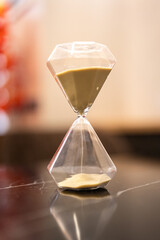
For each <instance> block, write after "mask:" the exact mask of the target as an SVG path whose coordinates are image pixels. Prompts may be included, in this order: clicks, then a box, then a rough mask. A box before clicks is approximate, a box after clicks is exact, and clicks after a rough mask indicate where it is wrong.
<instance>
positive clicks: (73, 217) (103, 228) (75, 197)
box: [50, 189, 117, 240]
mask: <svg viewBox="0 0 160 240" xmlns="http://www.w3.org/2000/svg"><path fill="white" fill-rule="evenodd" d="M116 208H117V203H116V201H115V199H114V197H113V196H111V195H109V193H108V192H107V191H106V190H104V189H98V190H95V191H77V192H76V191H74V192H73V191H64V192H62V193H59V192H58V191H57V193H56V194H55V196H54V198H53V202H52V205H51V207H50V212H51V214H52V216H53V218H54V219H55V221H56V222H57V225H58V227H59V230H60V231H61V232H62V234H63V236H64V238H63V239H67V240H71V239H72V240H73V239H74V240H83V239H92V240H98V239H107V236H108V229H107V225H108V224H109V222H110V220H111V218H112V217H113V215H114V213H115V210H116ZM55 234H56V233H55Z"/></svg>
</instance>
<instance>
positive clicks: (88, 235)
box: [0, 155, 160, 240]
mask: <svg viewBox="0 0 160 240" xmlns="http://www.w3.org/2000/svg"><path fill="white" fill-rule="evenodd" d="M112 159H113V160H114V162H115V164H116V166H117V169H118V172H117V174H116V176H115V177H114V179H113V180H112V181H111V182H110V183H109V184H108V185H107V187H106V188H107V189H99V190H95V191H77V192H74V191H63V192H60V191H59V190H58V189H57V188H56V185H55V183H54V181H53V179H52V178H51V176H50V174H49V173H48V171H47V170H46V166H47V163H48V160H47V161H44V162H43V163H39V164H37V166H36V167H35V168H34V169H26V168H25V167H23V168H22V167H21V168H20V167H15V166H5V165H1V168H0V213H1V215H0V239H1V240H10V239H11V240H18V239H23V240H32V239H39V240H41V239H45V240H48V239H55V240H61V239H62V240H63V239H66V240H82V239H83V240H90V239H91V240H98V239H101V240H103V239H109V240H112V239H113V240H114V239H115V240H116V239H117V240H121V239H122V240H125V239H127V240H135V239H136V240H137V239H140V240H143V239H144V240H151V239H152V240H159V239H160V214H159V213H160V161H159V160H158V159H157V160H155V159H149V158H143V157H136V156H133V155H128V156H124V155H114V156H112Z"/></svg>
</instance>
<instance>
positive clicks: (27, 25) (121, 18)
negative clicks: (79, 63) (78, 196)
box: [0, 0, 160, 164]
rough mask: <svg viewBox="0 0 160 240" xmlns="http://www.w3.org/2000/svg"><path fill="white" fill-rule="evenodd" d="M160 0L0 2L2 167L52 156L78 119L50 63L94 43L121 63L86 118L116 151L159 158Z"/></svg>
mask: <svg viewBox="0 0 160 240" xmlns="http://www.w3.org/2000/svg"><path fill="white" fill-rule="evenodd" d="M159 12H160V2H159V1H157V0H145V1H144V0H141V1H138V0H130V1H127V0H112V1H111V0H107V1H106V0H76V1H75V0H28V1H25V0H10V1H9V0H0V162H1V163H12V162H17V163H18V164H20V163H22V162H23V161H25V162H26V163H27V164H31V163H32V164H33V162H36V161H40V160H44V159H49V158H51V157H52V155H53V153H54V152H55V151H56V149H57V147H58V145H59V144H60V142H61V140H62V138H63V136H64V135H65V133H66V131H67V130H68V128H69V127H70V125H71V124H72V123H73V121H74V120H75V118H76V115H75V113H74V112H73V111H72V109H71V108H70V106H69V104H68V103H67V101H66V99H65V98H64V96H63V94H62V92H61V90H60V89H59V87H58V85H57V83H56V82H55V80H54V79H53V77H52V76H51V74H50V72H49V70H48V69H47V66H46V61H47V59H48V57H49V55H50V53H51V52H52V50H53V49H54V47H55V46H56V44H58V43H64V42H72V41H96V42H100V43H103V44H105V45H107V46H108V47H109V48H110V50H111V51H112V53H113V55H114V56H115V57H116V59H117V63H116V65H115V67H114V69H113V70H112V72H111V74H110V76H109V78H108V80H107V82H106V83H105V84H104V86H103V88H102V90H101V92H100V94H99V96H98V97H97V99H96V101H95V103H94V104H93V106H92V108H91V109H90V111H89V113H88V115H87V118H88V120H89V121H90V123H91V124H92V126H93V127H94V129H95V130H96V132H97V133H98V135H99V137H100V139H101V140H102V142H103V144H104V146H105V147H106V148H107V150H108V151H109V153H110V154H112V153H118V154H119V153H128V152H129V153H130V152H131V153H134V154H141V153H142V154H146V155H152V156H159V155H160V94H159V92H160V67H159V63H160V45H159V43H160V14H159Z"/></svg>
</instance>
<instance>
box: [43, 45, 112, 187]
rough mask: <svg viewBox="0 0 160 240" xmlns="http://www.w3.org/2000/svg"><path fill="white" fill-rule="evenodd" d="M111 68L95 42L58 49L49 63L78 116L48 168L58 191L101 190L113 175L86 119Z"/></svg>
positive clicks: (105, 50) (108, 56)
mask: <svg viewBox="0 0 160 240" xmlns="http://www.w3.org/2000/svg"><path fill="white" fill-rule="evenodd" d="M114 64H115V58H114V57H113V55H112V53H111V52H110V51H109V50H108V48H107V47H106V46H104V45H102V44H99V43H95V42H73V43H65V44H60V45H57V46H56V48H55V49H54V51H53V52H52V54H51V55H50V57H49V59H48V63H47V65H48V68H49V70H50V71H51V73H52V75H53V77H54V78H55V80H56V81H57V83H58V85H59V86H60V88H61V89H62V91H63V93H64V95H65V97H66V98H67V100H68V102H69V103H70V105H71V107H72V108H73V110H74V111H75V112H76V113H77V116H78V117H77V119H76V120H75V121H74V123H73V124H72V126H71V128H70V129H69V131H68V132H67V134H66V136H65V137H64V139H63V141H62V143H61V145H60V146H59V148H58V150H57V152H56V153H55V154H54V156H53V158H52V160H51V162H50V164H49V165H48V170H49V172H50V173H51V175H52V176H53V178H54V180H55V182H56V183H57V185H58V187H59V188H61V189H93V188H98V187H104V186H105V185H106V184H107V183H108V182H109V181H110V180H111V178H112V177H113V176H114V174H115V172H116V167H115V165H114V164H113V162H112V160H111V159H110V157H109V155H108V154H107V152H106V150H105V149H104V147H103V145H102V143H101V142H100V140H99V138H98V136H97V135H96V133H95V131H94V130H93V128H92V126H91V125H90V123H89V122H88V120H87V119H86V114H87V112H88V111H89V109H90V107H91V106H92V104H93V102H94V100H95V98H96V97H97V95H98V93H99V91H100V89H101V88H102V86H103V84H104V82H105V80H106V78H107V77H108V75H109V73H110V71H111V70H112V68H113V66H114Z"/></svg>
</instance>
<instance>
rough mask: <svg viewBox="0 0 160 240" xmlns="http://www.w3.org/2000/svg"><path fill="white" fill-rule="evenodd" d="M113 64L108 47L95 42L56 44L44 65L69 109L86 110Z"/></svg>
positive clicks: (81, 113)
mask: <svg viewBox="0 0 160 240" xmlns="http://www.w3.org/2000/svg"><path fill="white" fill-rule="evenodd" d="M114 64H115V58H114V57H113V55H112V53H111V52H110V51H109V50H108V48H107V47H106V46H104V45H102V44H99V43H95V42H73V43H66V44H60V45H57V47H56V48H55V49H54V50H53V52H52V54H51V55H50V57H49V59H48V62H47V65H48V68H49V70H50V72H51V73H52V75H53V77H54V78H55V79H56V81H57V82H58V84H59V86H60V87H61V89H62V91H63V93H64V95H65V96H66V98H67V100H68V102H69V103H70V105H71V107H72V108H73V110H74V111H75V112H76V113H78V114H80V115H83V114H86V113H87V112H88V110H89V108H90V107H91V106H92V104H93V102H94V100H95V98H96V97H97V95H98V93H99V91H100V90H101V88H102V86H103V84H104V82H105V80H106V79H107V77H108V75H109V73H110V71H111V70H112V68H113V66H114Z"/></svg>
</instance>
